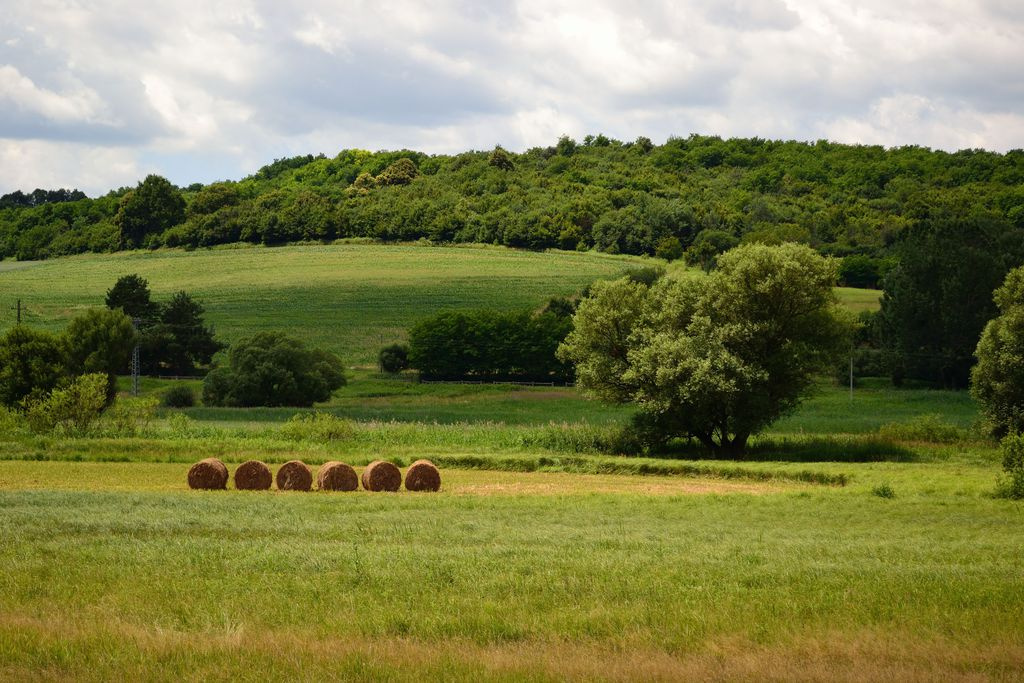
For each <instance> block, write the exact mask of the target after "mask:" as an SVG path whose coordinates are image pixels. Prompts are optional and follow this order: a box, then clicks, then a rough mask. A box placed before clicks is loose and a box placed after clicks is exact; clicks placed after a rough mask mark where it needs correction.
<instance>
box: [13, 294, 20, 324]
mask: <svg viewBox="0 0 1024 683" xmlns="http://www.w3.org/2000/svg"><path fill="white" fill-rule="evenodd" d="M11 310H15V311H17V312H18V324H19V325H20V324H21V299H18V305H17V306H15V307H14V308H12V309H11Z"/></svg>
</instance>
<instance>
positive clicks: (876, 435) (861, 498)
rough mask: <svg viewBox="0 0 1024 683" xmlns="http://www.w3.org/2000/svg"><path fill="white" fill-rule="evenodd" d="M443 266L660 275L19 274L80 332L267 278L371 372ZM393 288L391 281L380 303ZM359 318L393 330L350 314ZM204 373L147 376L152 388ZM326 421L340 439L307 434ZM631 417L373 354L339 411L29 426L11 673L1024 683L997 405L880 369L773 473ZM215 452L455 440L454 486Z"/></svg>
mask: <svg viewBox="0 0 1024 683" xmlns="http://www.w3.org/2000/svg"><path fill="white" fill-rule="evenodd" d="M361 249H365V251H362V252H360V250H361ZM391 250H394V253H393V254H392V253H391ZM417 250H419V251H417ZM359 253H362V254H363V255H364V256H363V257H360V256H359V255H358V254H359ZM311 255H312V256H311ZM368 255H373V258H372V259H371V258H369V256H368ZM221 256H223V257H224V265H223V267H222V268H221V267H215V265H214V264H215V262H216V261H217V258H219V257H221ZM300 256H303V257H305V258H304V259H303V258H299V257H300ZM314 257H315V258H314ZM388 258H392V259H394V260H392V261H390V262H389V261H387V259H388ZM421 258H423V259H425V260H424V262H423V263H422V264H421V265H417V264H418V263H419V261H420V259H421ZM519 258H522V259H525V260H524V261H520V262H519V264H518V265H516V259H519ZM191 259H196V260H195V261H192V260H191ZM247 259H248V260H253V259H256V261H257V262H258V264H259V266H258V267H255V268H251V269H250V268H246V267H243V265H242V264H244V263H245V262H246V260H247ZM260 259H265V260H263V261H260ZM278 259H281V260H283V261H289V262H290V265H285V264H283V263H281V264H278V265H279V267H280V270H279V271H278V272H277V273H276V274H273V271H274V268H275V267H278V266H275V263H276V260H278ZM291 259H295V260H294V261H290V260H291ZM474 259H475V260H474ZM430 260H433V261H434V262H435V265H436V263H437V262H441V263H443V264H446V265H442V266H439V268H440V270H439V271H438V272H442V273H447V275H442V276H439V277H440V278H441V279H442V280H443V283H444V284H443V285H441V284H438V285H437V287H438V288H443V289H445V290H446V293H444V294H443V296H444V297H447V298H444V299H443V300H444V301H446V302H449V304H450V305H452V306H472V305H477V304H475V303H474V301H476V300H480V301H486V302H493V301H496V300H499V299H502V298H503V297H506V296H508V297H511V299H512V300H514V301H515V302H517V303H516V305H527V306H531V307H533V306H536V305H539V304H540V303H542V302H543V301H544V300H545V298H546V297H548V296H550V295H553V294H558V293H570V292H571V291H574V290H575V289H578V288H579V287H581V286H583V285H584V284H586V280H587V279H588V278H590V277H592V276H594V274H597V275H598V276H604V275H605V274H607V275H608V276H613V275H615V274H617V273H618V272H621V271H622V270H623V269H624V268H625V267H628V266H630V265H632V264H634V263H643V261H638V260H636V259H620V258H618V257H592V256H591V255H577V254H519V253H518V252H507V251H506V250H498V249H469V248H466V249H444V248H428V247H419V246H409V247H375V246H374V247H364V246H362V245H342V246H335V247H329V248H326V247H288V248H284V249H280V250H277V249H275V250H268V249H246V250H211V251H205V252H195V253H174V252H156V253H153V254H128V255H116V256H87V257H76V258H72V259H65V260H58V261H51V262H46V263H42V264H30V265H28V266H25V267H20V268H12V267H10V265H9V264H6V263H0V283H2V284H3V285H4V292H5V293H6V292H9V291H12V290H10V289H9V288H8V284H9V283H11V282H15V280H13V279H11V278H13V277H14V276H17V277H18V278H20V279H18V280H17V281H16V282H17V283H18V286H19V287H23V288H28V287H29V285H30V284H31V286H32V287H34V288H35V289H34V290H33V291H34V292H36V297H37V299H36V300H35V301H36V303H34V304H32V306H31V307H30V311H31V312H32V313H33V315H38V316H40V318H41V319H43V321H44V322H45V323H46V324H47V325H50V326H52V327H54V328H57V327H60V326H61V325H62V324H63V321H64V320H66V318H67V317H68V316H69V315H72V314H73V313H74V311H76V310H78V309H79V308H81V307H84V306H87V305H90V302H91V299H92V298H95V296H97V294H96V293H97V292H98V296H100V297H102V292H103V291H104V289H105V288H106V287H109V283H110V282H112V280H113V279H116V276H117V275H118V274H123V273H124V272H140V273H141V274H143V275H144V276H145V277H148V278H149V279H150V282H151V284H152V285H153V287H154V290H155V291H156V293H157V296H158V297H160V296H163V295H166V294H167V293H169V292H170V291H173V290H174V289H177V288H185V289H188V290H189V291H192V292H194V293H196V294H198V295H199V296H200V298H201V299H203V300H204V302H205V303H206V304H207V308H208V311H209V315H210V319H211V320H214V322H215V323H216V324H217V329H218V330H223V331H224V333H225V336H226V337H228V338H231V337H229V336H228V330H227V329H226V328H225V323H226V320H227V318H221V319H220V322H217V321H218V319H217V318H216V317H215V309H219V308H220V306H221V304H222V303H224V302H227V301H229V300H230V296H229V290H230V288H229V287H228V285H227V284H226V283H227V282H229V281H232V280H241V281H245V282H249V287H250V289H252V288H253V287H254V285H253V283H254V282H257V281H261V282H263V283H264V285H265V286H264V287H263V289H262V290H260V291H261V294H260V297H259V298H258V299H249V301H250V304H249V305H250V306H251V302H252V301H257V302H258V303H259V304H260V306H266V307H268V308H272V309H274V310H276V311H277V312H278V313H279V314H280V315H281V316H290V318H289V320H291V321H292V324H293V325H295V326H296V327H295V328H294V331H295V332H296V333H300V334H303V335H307V336H308V337H309V338H310V339H316V340H328V339H329V340H331V343H332V344H337V345H338V346H337V347H336V348H342V347H344V348H348V349H362V351H360V352H359V353H354V354H349V355H346V360H348V359H350V358H351V359H352V361H353V363H354V364H356V365H364V366H366V365H370V364H371V363H372V352H374V351H375V349H376V347H377V345H378V341H379V340H377V339H376V336H377V335H380V334H381V330H388V329H392V328H389V327H388V326H387V325H386V324H385V318H383V317H379V313H378V309H381V310H384V311H390V312H391V313H390V315H393V316H394V317H393V320H394V321H395V322H394V325H395V327H394V328H393V329H399V328H400V324H401V325H404V324H406V322H405V321H407V320H410V319H412V318H414V317H415V316H417V315H420V314H422V313H423V312H424V311H425V310H427V309H428V308H429V305H430V302H431V301H433V300H431V299H429V298H423V299H417V298H416V297H417V296H419V294H417V293H414V291H413V290H417V289H421V288H429V287H430V286H432V285H431V284H430V282H429V280H430V272H431V266H430V264H429V261H430ZM301 261H306V262H309V261H312V262H313V263H319V265H317V266H315V267H313V266H311V268H312V270H308V271H305V272H303V273H302V274H299V273H298V272H290V271H292V270H295V269H296V268H298V267H299V266H298V265H297V264H298V263H299V262H301ZM147 263H148V264H149V266H147V265H146V264H147ZM381 263H390V264H391V267H392V268H394V267H396V264H398V265H400V266H401V268H399V270H401V269H405V270H406V271H408V272H401V273H398V272H396V273H395V274H394V275H393V277H389V276H388V273H387V272H386V270H387V269H386V268H385V267H384V266H379V265H378V264H381ZM147 267H150V268H151V269H150V270H145V268H147ZM378 267H380V268H381V269H382V270H381V271H380V273H379V274H378V275H377V276H374V277H376V278H378V279H374V278H371V277H370V276H369V275H368V273H370V272H372V271H373V270H374V269H375V268H378ZM62 268H64V269H65V271H62V270H61V269H62ZM232 268H236V270H235V272H234V274H233V275H232V276H231V277H228V276H227V271H230V270H231V269H232ZM37 269H50V270H49V271H48V272H49V275H47V278H48V279H46V278H42V279H39V277H40V274H41V273H45V272H47V271H45V270H39V271H38V272H37V274H36V275H33V276H32V277H29V274H30V273H32V272H33V271H37ZM520 269H523V270H520ZM65 272H66V273H67V275H63V274H62V273H65ZM514 273H519V274H518V275H515V276H514V277H515V278H518V279H512V280H510V279H509V278H510V277H513V274H514ZM78 277H82V278H83V280H82V282H83V283H84V284H83V285H82V286H81V287H76V286H72V285H71V284H68V283H67V282H65V281H66V280H70V279H71V278H78ZM220 278H226V279H224V280H221V279H220ZM260 278H263V279H262V280H260ZM444 278H448V279H444ZM288 280H290V281H291V282H292V284H291V285H287V286H286V285H284V284H283V283H284V282H285V281H288ZM439 281H440V280H439ZM47 282H49V283H50V284H49V286H47ZM218 282H219V283H220V284H217V283H218ZM367 282H376V283H377V284H380V285H381V287H383V289H381V290H380V291H382V292H385V294H382V295H381V296H385V295H386V296H387V297H388V299H387V300H385V301H384V302H383V303H381V304H380V305H367V304H366V301H367V299H366V298H365V297H363V298H361V297H362V295H358V294H359V292H363V294H365V295H367V296H368V295H369V294H368V292H370V290H363V289H361V288H363V287H368V286H369V285H367V284H366V283H367ZM509 282H512V283H513V284H511V285H510V284H509ZM274 283H278V284H279V285H280V286H278V284H274ZM388 283H390V285H388ZM385 285H387V286H393V287H394V289H387V287H386V286H385ZM243 289H244V287H243ZM295 290H302V291H304V292H305V294H303V295H302V297H300V298H304V299H309V300H310V301H314V302H317V303H316V305H315V306H314V308H315V310H316V311H318V312H319V316H320V317H318V316H317V315H310V314H308V313H307V312H306V311H305V310H296V308H297V307H296V305H295V302H296V301H297V300H298V299H289V296H291V294H292V293H294V291H295ZM339 291H344V292H346V293H347V297H348V298H345V297H340V296H339V295H338V292H339ZM204 292H205V294H204ZM357 295H358V296H357ZM840 296H841V297H842V298H843V300H844V302H846V303H847V305H850V306H851V307H854V308H856V307H870V306H871V298H872V296H877V293H868V294H864V293H860V292H853V293H850V292H842V291H841V292H840ZM239 297H240V298H239V300H238V301H239V302H241V301H242V299H241V294H239ZM475 297H476V298H479V299H475ZM25 298H26V299H27V298H28V297H27V296H26V297H25ZM332 301H333V307H332V305H331V303H332ZM289 302H291V303H289ZM858 302H859V303H858ZM238 305H239V306H241V305H242V304H241V303H239V304H238ZM488 305H490V303H488ZM510 305H511V304H510ZM290 306H291V308H290ZM239 310H240V311H242V309H239ZM217 315H219V314H217ZM239 315H243V313H239ZM244 315H245V316H248V315H250V313H249V312H244ZM253 316H254V317H253V319H254V321H255V322H254V323H253V324H254V325H256V326H258V325H260V324H264V323H265V322H266V321H265V320H264V319H263V318H261V317H260V316H259V315H258V314H253ZM325 316H334V317H331V318H330V320H323V319H321V318H323V317H325ZM345 319H348V320H354V321H356V322H357V323H358V325H359V326H363V325H366V326H368V327H367V329H372V330H374V331H373V332H372V333H366V332H364V331H361V328H360V329H357V328H356V326H352V327H351V328H350V329H347V330H342V331H339V332H337V333H335V334H329V333H328V332H329V329H330V325H328V323H330V324H331V325H337V324H338V323H337V321H339V320H345ZM399 323H400V324H399ZM388 324H390V323H388ZM246 331H247V330H246V328H245V327H244V326H243V324H242V321H239V322H238V323H237V326H236V327H235V328H234V329H233V332H231V334H234V335H241V334H243V333H245V332H246ZM360 359H361V360H360ZM175 383H183V381H176V382H175V381H170V380H156V379H150V378H145V379H144V381H143V383H142V390H143V391H142V393H143V397H147V396H148V397H158V396H159V395H161V393H162V392H163V391H165V390H166V389H167V388H168V387H170V386H172V385H173V384H175ZM184 383H191V384H192V386H194V387H198V382H195V381H192V382H188V381H184ZM314 412H317V413H321V414H323V415H327V416H330V417H329V418H324V419H326V420H327V426H328V427H330V429H331V431H330V432H318V431H316V430H315V429H313V428H312V427H310V428H304V427H301V426H299V427H296V423H293V422H291V421H290V420H291V418H292V417H293V416H294V415H296V414H306V415H308V414H311V413H314ZM630 414H631V413H630V409H629V408H628V407H622V406H606V405H603V404H599V403H595V402H592V401H588V400H586V399H585V397H583V396H582V395H581V394H580V393H579V392H578V391H577V390H576V389H575V388H573V387H526V386H509V385H461V384H417V383H414V382H410V381H406V380H403V379H396V378H392V377H387V376H382V375H379V374H377V373H376V372H375V371H373V370H372V369H370V368H368V367H361V368H356V369H353V370H352V371H351V372H350V382H349V384H348V386H346V387H344V388H342V389H341V390H340V391H338V392H337V393H336V394H335V396H334V397H333V398H332V399H331V400H330V401H328V402H327V403H325V404H322V405H318V406H317V407H316V408H315V409H313V410H298V409H291V408H288V409H227V408H207V407H203V406H197V407H194V408H187V409H180V410H179V409H166V408H162V409H158V410H157V411H156V412H155V414H154V415H152V418H151V419H150V420H149V421H148V422H146V423H144V424H140V425H138V426H137V428H136V429H135V430H134V432H133V433H130V434H129V433H123V432H118V431H117V430H116V429H115V428H114V427H112V426H110V425H107V426H103V427H101V429H100V430H99V431H97V432H96V433H94V434H91V435H89V436H85V437H78V438H67V437H59V436H38V435H32V434H30V433H28V432H27V431H26V430H25V429H24V428H22V427H21V426H19V425H18V424H16V423H14V422H11V421H7V422H4V420H3V419H0V520H2V521H3V524H0V562H2V563H3V566H4V567H5V571H4V572H2V573H0V680H69V679H72V680H96V681H100V680H110V679H113V678H123V679H127V680H168V681H170V680H175V681H177V680H197V681H198V680H253V681H255V680H260V681H264V680H294V679H303V680H316V679H324V678H333V679H343V680H367V681H370V680H410V681H412V680H424V679H429V680H433V679H442V680H456V681H458V680H466V681H476V680H481V679H490V680H517V681H518V680H528V681H547V680H566V679H569V680H637V679H642V680H680V679H697V680H723V681H737V680H738V681H744V680H750V681H761V680H806V681H825V680H850V681H861V680H879V679H892V680H900V681H903V680H910V681H914V680H921V681H924V680H965V681H968V680H969V681H974V680H1005V681H1012V680H1020V678H1021V674H1020V672H1021V671H1022V670H1024V637H1022V631H1021V627H1020V625H1021V623H1024V505H1022V504H1021V503H1019V502H1012V501H1006V500H1002V499H998V498H995V497H993V495H992V493H993V490H994V488H995V481H996V478H997V476H998V473H999V469H1000V467H999V452H998V449H997V448H996V447H995V445H994V444H993V443H992V442H991V441H989V440H987V439H986V438H984V437H983V436H982V435H981V432H980V430H979V428H978V424H977V423H978V411H977V407H976V406H975V404H974V403H973V402H972V401H971V399H970V397H969V396H968V395H967V394H965V393H963V392H943V391H933V390H927V389H913V388H905V389H895V388H892V387H891V386H889V385H888V383H886V382H884V381H881V380H868V381H862V382H861V383H860V384H859V385H858V386H857V387H856V388H855V390H854V393H853V396H852V399H851V396H850V394H849V390H848V388H845V387H842V386H836V385H834V384H833V383H832V382H830V381H828V380H826V379H822V381H821V383H820V385H819V386H818V387H817V392H816V393H815V395H814V396H813V397H811V398H810V399H809V400H808V401H807V402H805V404H804V405H803V406H801V408H800V409H799V410H797V411H796V412H795V413H794V414H792V415H790V416H789V417H787V418H785V419H784V420H781V421H779V422H778V423H776V424H775V425H773V426H772V428H771V429H770V430H769V431H768V432H767V433H765V434H763V435H761V436H759V437H758V438H757V439H756V440H755V441H754V442H753V443H752V444H751V448H750V451H749V453H748V454H747V457H746V458H745V459H744V460H742V461H731V460H713V459H709V458H708V457H707V456H706V454H704V453H702V452H701V451H700V450H699V449H697V448H695V447H694V446H693V445H691V444H686V443H677V444H674V445H673V446H672V448H671V449H670V450H669V451H668V452H665V453H658V454H624V453H621V452H617V451H616V450H615V448H614V445H615V443H616V441H615V436H616V434H618V433H619V432H620V431H621V429H622V427H623V426H624V425H625V424H626V423H627V422H628V420H629V417H630ZM2 417H3V416H2V415H0V418H2ZM209 455H216V456H217V457H221V458H222V459H223V460H224V461H225V462H227V463H228V467H229V469H232V470H233V469H234V466H235V464H237V463H239V462H241V461H243V460H246V459H249V458H253V457H256V458H260V459H263V460H265V461H267V462H269V463H271V464H272V465H273V464H278V463H282V462H285V461H286V460H289V459H292V458H300V459H302V460H304V461H306V462H307V463H310V464H311V465H313V466H314V467H315V466H316V465H317V464H320V463H323V462H326V461H327V460H332V459H342V460H345V461H347V462H349V463H351V464H353V465H354V466H356V467H357V469H359V468H361V467H362V466H364V465H366V464H367V463H368V462H370V461H371V460H373V459H377V458H386V459H389V460H392V461H394V462H396V464H399V465H401V466H406V465H408V464H409V463H410V462H411V461H412V460H414V459H416V458H418V457H429V458H431V459H432V460H434V462H435V463H437V464H438V465H439V466H440V467H441V469H442V476H443V487H442V491H441V492H440V493H437V494H413V493H409V492H405V491H403V492H400V493H397V494H372V493H368V492H365V491H358V492H353V493H346V494H340V493H339V494H328V493H324V492H312V493H285V492H278V491H271V492H261V493H254V492H244V491H236V490H233V488H232V487H231V486H230V485H229V489H228V490H227V491H218V492H197V491H189V490H188V489H187V486H186V482H185V473H186V470H187V467H188V464H189V463H191V462H193V461H195V460H197V459H199V458H200V457H205V456H209Z"/></svg>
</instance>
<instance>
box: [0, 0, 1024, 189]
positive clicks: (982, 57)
mask: <svg viewBox="0 0 1024 683" xmlns="http://www.w3.org/2000/svg"><path fill="white" fill-rule="evenodd" d="M150 5H151V3H146V2H139V1H138V0H126V1H123V2H122V1H120V0H107V1H104V0H95V1H92V2H90V1H86V0H83V1H81V2H58V1H48V0H27V1H21V0H4V2H3V11H2V12H0V193H2V192H8V191H10V190H13V189H16V188H20V189H23V190H31V189H34V188H35V187H44V188H56V187H69V188H70V187H77V188H80V189H82V190H85V191H86V192H87V193H89V194H90V195H95V194H102V193H104V192H106V191H107V190H108V189H111V188H114V187H119V186H122V185H134V184H135V183H136V182H137V181H138V180H139V179H141V178H142V177H143V176H145V175H146V174H147V173H154V172H155V173H160V174H162V175H165V176H167V177H168V178H170V179H171V180H172V181H173V182H175V183H178V184H180V185H187V184H189V183H192V182H209V181H212V180H217V179H237V178H241V177H243V176H245V175H248V174H250V173H252V172H253V171H255V170H256V169H257V168H259V167H260V166H262V165H263V164H265V163H267V162H269V161H271V160H272V159H274V158H276V157H283V156H292V155H296V154H306V153H320V152H323V153H325V154H327V155H329V156H333V155H334V154H337V152H338V151H339V150H341V149H344V148H349V147H358V148H364V149H372V150H376V149H397V148H402V147H407V148H411V149H418V150H422V151H426V152H439V153H440V152H457V151H463V150H466V149H490V148H492V147H493V146H494V145H495V144H501V145H503V146H505V147H506V148H508V149H513V150H516V151H521V150H523V149H526V148H528V147H532V146H536V145H549V144H553V143H554V142H555V141H556V140H557V138H558V136H559V135H562V134H568V135H571V136H573V137H576V138H577V139H579V138H582V137H583V136H584V135H586V134H587V133H599V132H602V133H605V134H606V135H609V136H611V137H615V138H619V139H621V140H632V139H635V138H636V137H637V136H638V135H646V136H648V137H650V138H652V139H653V140H654V141H655V142H658V143H661V142H663V141H664V140H665V139H666V138H667V137H668V136H670V135H678V136H686V135H689V134H690V133H702V134H714V135H721V136H723V137H729V136H759V137H764V138H785V139H798V140H816V139H820V138H826V139H829V140H835V141H840V142H851V143H872V144H884V145H888V146H895V145H904V144H916V145H925V146H929V147H934V148H941V149H947V150H955V149H960V148H965V147H984V148H987V149H993V150H997V151H1001V152H1002V151H1006V150H1008V149H1013V148H1020V147H1024V0H976V1H973V2H972V1H971V0H959V1H958V0H921V1H919V0H851V1H840V0H723V1H720V0H674V1H669V2H656V1H650V2H648V1H645V0H629V1H625V0H623V1H621V2H620V1H617V0H580V1H578V2H575V1H570V2H558V1H556V0H522V1H520V2H508V3H499V2H494V3H487V2H479V1H467V2H459V1H449V0H432V1H431V2H405V1H388V0H377V1H375V2H357V1H353V0H335V1H333V2H329V1H326V0H324V1H322V2H320V1H307V2H290V3H285V2H279V1H272V0H268V1H266V2H263V1H260V0H212V1H211V0H196V1H193V0H175V1H174V2H161V3H152V5H153V6H150ZM156 5H159V7H157V6H156Z"/></svg>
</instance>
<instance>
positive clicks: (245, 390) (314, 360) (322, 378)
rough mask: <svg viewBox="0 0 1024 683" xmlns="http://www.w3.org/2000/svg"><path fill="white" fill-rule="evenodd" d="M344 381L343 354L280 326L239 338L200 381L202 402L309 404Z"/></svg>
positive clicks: (327, 395)
mask: <svg viewBox="0 0 1024 683" xmlns="http://www.w3.org/2000/svg"><path fill="white" fill-rule="evenodd" d="M344 384H345V372H344V367H343V366H342V363H341V360H340V359H339V358H338V357H337V356H336V355H334V354H333V353H330V352H328V351H323V350H320V349H309V348H307V347H306V345H305V344H303V343H302V342H301V341H300V340H298V339H295V338H294V337H289V336H288V335H285V334H282V333H279V332H261V333H259V334H256V335H254V336H252V337H249V338H247V339H243V340H241V341H239V342H237V343H236V344H235V345H234V346H232V347H231V349H230V351H229V352H228V366H227V367H222V368H217V369H215V370H213V371H212V372H210V374H208V375H207V376H206V379H205V380H204V383H203V402H204V403H206V404H207V405H223V406H310V405H313V403H316V402H318V401H326V400H327V399H328V398H330V396H331V394H332V393H333V392H334V391H335V390H336V389H338V388H339V387H341V386H343V385H344Z"/></svg>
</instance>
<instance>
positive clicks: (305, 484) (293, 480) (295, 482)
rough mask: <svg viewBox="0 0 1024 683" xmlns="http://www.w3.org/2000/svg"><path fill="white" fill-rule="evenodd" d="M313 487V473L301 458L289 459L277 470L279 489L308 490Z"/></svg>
mask: <svg viewBox="0 0 1024 683" xmlns="http://www.w3.org/2000/svg"><path fill="white" fill-rule="evenodd" d="M312 487H313V473H312V472H311V471H310V469H309V466H308V465H307V464H306V463H304V462H302V461H301V460H289V461H288V462H286V463H285V464H283V465H281V469H279V470H278V471H277V489H278V490H279V491H308V490H309V489H310V488H312Z"/></svg>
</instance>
